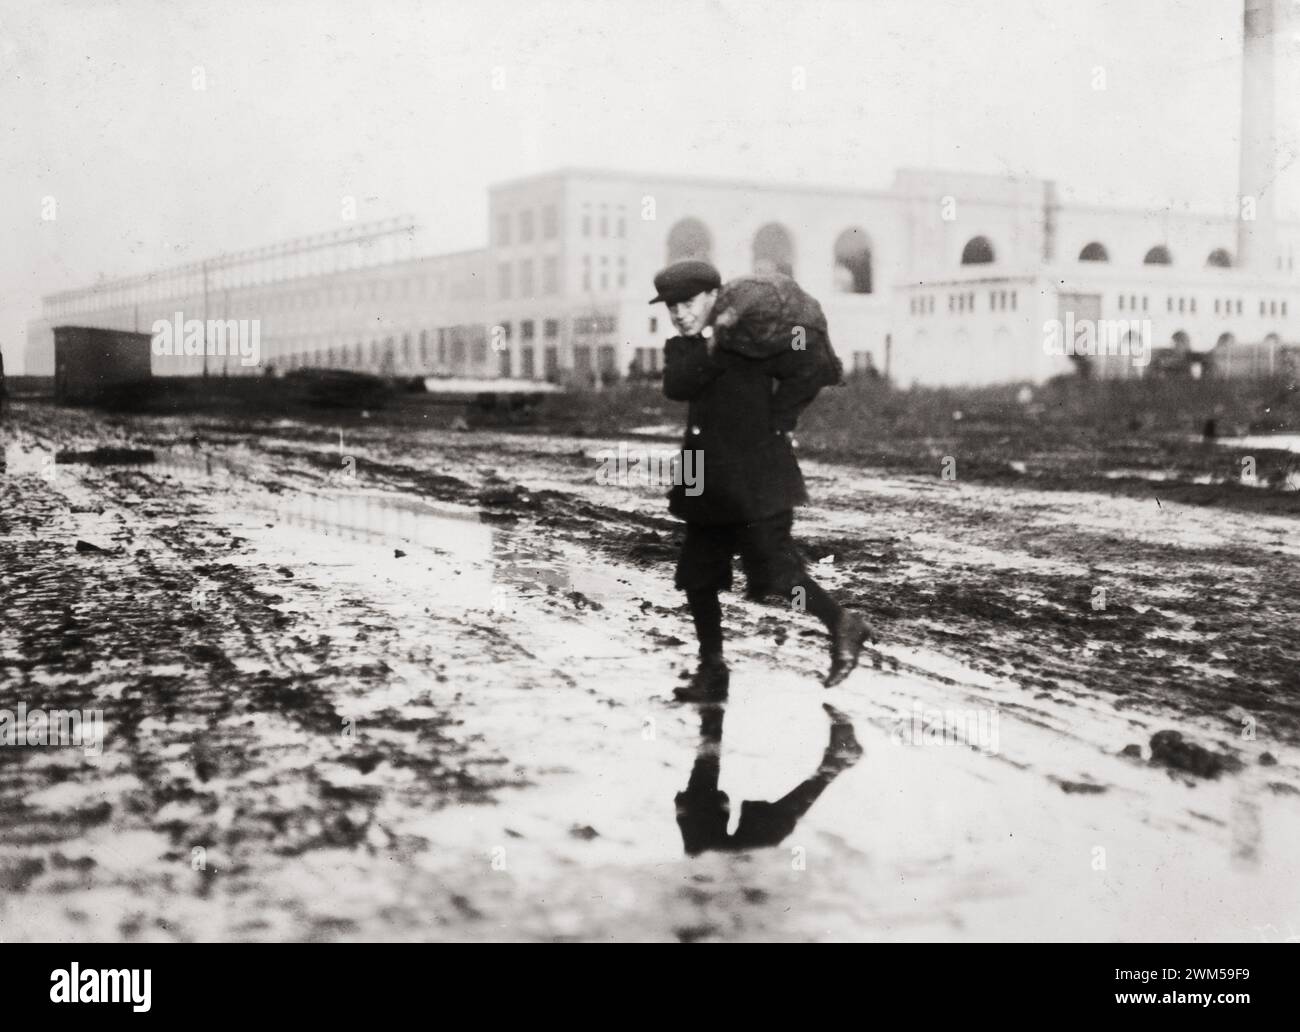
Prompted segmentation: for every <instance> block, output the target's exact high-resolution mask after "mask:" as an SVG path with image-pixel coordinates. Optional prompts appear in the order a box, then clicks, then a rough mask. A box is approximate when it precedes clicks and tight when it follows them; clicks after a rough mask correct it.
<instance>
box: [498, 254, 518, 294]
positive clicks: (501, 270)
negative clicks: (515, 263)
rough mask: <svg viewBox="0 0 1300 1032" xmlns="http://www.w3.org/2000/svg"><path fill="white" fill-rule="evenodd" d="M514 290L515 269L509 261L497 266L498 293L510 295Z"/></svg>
mask: <svg viewBox="0 0 1300 1032" xmlns="http://www.w3.org/2000/svg"><path fill="white" fill-rule="evenodd" d="M513 290H514V271H513V269H512V268H511V265H510V263H509V262H502V263H501V264H500V265H498V266H497V294H498V295H499V296H501V297H509V296H510V295H511V293H513Z"/></svg>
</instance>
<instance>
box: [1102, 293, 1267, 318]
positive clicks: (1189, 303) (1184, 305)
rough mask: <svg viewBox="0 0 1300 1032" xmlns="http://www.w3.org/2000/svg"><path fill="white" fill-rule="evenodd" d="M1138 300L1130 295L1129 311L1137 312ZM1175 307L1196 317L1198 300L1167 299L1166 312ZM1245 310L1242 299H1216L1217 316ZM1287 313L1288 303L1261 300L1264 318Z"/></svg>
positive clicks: (1122, 302) (1122, 296)
mask: <svg viewBox="0 0 1300 1032" xmlns="http://www.w3.org/2000/svg"><path fill="white" fill-rule="evenodd" d="M1136 300H1137V298H1136V297H1134V296H1133V295H1131V294H1130V295H1129V299H1128V301H1129V311H1137V308H1136V306H1135V304H1134V302H1135V301H1136ZM1175 307H1177V310H1178V312H1179V313H1180V314H1182V313H1187V314H1189V315H1195V314H1196V298H1194V297H1179V298H1175V297H1172V296H1171V297H1166V298H1165V311H1166V312H1173V311H1174V309H1175ZM1119 308H1120V311H1124V295H1123V294H1121V295H1120V298H1119ZM1146 310H1147V299H1146V298H1145V297H1143V298H1142V311H1144V312H1145V311H1146ZM1244 310H1245V306H1244V304H1243V303H1242V300H1241V298H1230V297H1229V298H1218V297H1216V298H1215V299H1214V314H1215V315H1241V314H1242V312H1243V311H1244ZM1286 313H1287V306H1286V301H1285V300H1282V301H1278V300H1276V299H1274V300H1267V299H1265V298H1260V301H1259V314H1260V315H1264V316H1279V315H1280V316H1282V317H1283V318H1285V317H1286Z"/></svg>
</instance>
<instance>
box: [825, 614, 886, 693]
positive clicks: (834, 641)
mask: <svg viewBox="0 0 1300 1032" xmlns="http://www.w3.org/2000/svg"><path fill="white" fill-rule="evenodd" d="M868 639H870V640H871V641H875V640H876V635H875V632H873V631H872V630H871V626H870V625H869V624H868V623H867V622H866V621H865V620H863V619H862V617H860V616H858V615H857V614H856V613H850V612H849V611H848V610H847V609H845V610H843V611H841V614H840V619H839V622H838V623H837V624H836V625H835V630H834V632H833V633H832V634H831V669H830V672H829V673H828V674H827V675H826V679H825V680H824V681H823V682H822V683H823V684H824V685H826V687H827V688H834V687H835V686H836V685H837V684H839V683H840V682H841V681H843V680H844V679H845V678H846V677H848V676H849V674H851V673H853V670H854V668H855V667H856V666H857V665H858V659H859V658H860V657H861V655H862V646H863V645H865V644H866V643H867V640H868Z"/></svg>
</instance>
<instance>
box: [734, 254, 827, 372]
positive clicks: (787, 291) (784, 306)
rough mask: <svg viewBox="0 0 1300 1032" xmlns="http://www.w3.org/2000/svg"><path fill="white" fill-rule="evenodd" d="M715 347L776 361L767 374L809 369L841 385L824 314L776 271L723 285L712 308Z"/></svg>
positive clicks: (792, 283) (750, 356)
mask: <svg viewBox="0 0 1300 1032" xmlns="http://www.w3.org/2000/svg"><path fill="white" fill-rule="evenodd" d="M712 321H713V330H714V333H716V334H717V335H718V347H719V348H721V349H722V350H724V351H732V352H735V353H736V354H739V355H743V356H745V357H746V358H754V359H778V361H777V362H776V363H774V365H773V375H775V376H777V377H778V378H780V379H783V378H784V377H785V375H788V374H789V373H790V372H792V371H793V370H795V369H806V366H807V365H808V364H811V365H812V366H813V367H814V371H815V375H816V378H817V379H818V380H819V381H820V382H821V383H822V384H823V385H825V386H830V385H833V384H841V383H843V382H844V365H843V363H842V362H840V359H839V356H838V355H836V354H835V348H834V347H833V346H832V345H831V339H830V332H829V330H828V329H827V326H826V313H825V312H823V311H822V306H821V304H820V303H819V302H818V301H817V299H816V298H815V297H813V296H812V295H811V294H809V293H808V292H807V291H805V290H804V289H803V288H802V287H801V286H799V284H798V283H796V282H795V281H794V280H793V279H792V278H790V277H789V276H786V275H784V274H782V273H769V274H765V275H759V274H755V275H752V276H738V277H737V278H735V279H733V280H729V281H728V282H727V283H725V284H723V286H722V287H721V289H720V290H719V291H718V300H717V302H716V304H715V305H714V306H713V319H712Z"/></svg>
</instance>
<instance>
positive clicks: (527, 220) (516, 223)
mask: <svg viewBox="0 0 1300 1032" xmlns="http://www.w3.org/2000/svg"><path fill="white" fill-rule="evenodd" d="M516 228H517V229H518V240H519V243H521V244H531V243H532V242H533V241H534V240H535V239H537V227H536V215H535V213H534V212H533V210H532V209H531V208H525V209H523V210H522V211H519V212H515V213H511V212H506V211H502V212H498V213H497V244H498V245H499V246H506V245H508V244H510V243H513V242H514V240H515V230H516ZM559 235H560V213H559V209H558V208H556V206H555V205H554V204H547V205H545V206H544V207H543V208H542V239H543V240H554V239H555V238H556V237H557V236H559Z"/></svg>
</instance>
